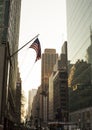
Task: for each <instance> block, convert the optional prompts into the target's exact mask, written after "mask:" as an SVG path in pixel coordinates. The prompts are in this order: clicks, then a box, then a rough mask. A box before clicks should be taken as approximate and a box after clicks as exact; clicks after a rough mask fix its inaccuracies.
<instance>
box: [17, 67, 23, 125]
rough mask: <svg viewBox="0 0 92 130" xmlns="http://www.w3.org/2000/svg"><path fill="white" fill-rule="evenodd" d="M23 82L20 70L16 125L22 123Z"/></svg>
mask: <svg viewBox="0 0 92 130" xmlns="http://www.w3.org/2000/svg"><path fill="white" fill-rule="evenodd" d="M21 95H22V82H21V78H20V73H19V68H18V71H17V83H16V123H17V124H20V123H21V98H22V96H21Z"/></svg>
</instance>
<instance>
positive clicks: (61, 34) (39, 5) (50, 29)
mask: <svg viewBox="0 0 92 130" xmlns="http://www.w3.org/2000/svg"><path fill="white" fill-rule="evenodd" d="M65 1H66V0H22V3H21V18H20V35H19V48H21V47H22V46H23V45H25V44H26V43H27V42H28V41H30V40H31V39H32V38H34V37H35V36H36V35H38V34H40V35H39V37H38V39H39V41H40V44H41V53H44V49H46V48H54V49H56V52H57V53H58V54H60V52H61V47H62V44H63V42H64V41H65V40H66V3H65ZM32 42H33V41H32ZM32 42H30V43H29V44H28V45H27V46H25V47H24V48H23V49H21V50H20V51H19V53H18V62H19V71H20V76H21V79H22V88H23V90H24V91H26V92H27V91H29V90H31V89H37V88H38V87H39V86H40V85H41V60H38V61H37V62H36V63H35V58H36V52H35V50H34V49H32V48H29V46H30V45H31V44H32Z"/></svg>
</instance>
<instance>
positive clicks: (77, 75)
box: [66, 0, 92, 129]
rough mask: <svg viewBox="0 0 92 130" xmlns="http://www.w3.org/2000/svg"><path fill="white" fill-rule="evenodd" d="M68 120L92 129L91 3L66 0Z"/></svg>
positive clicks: (91, 1) (88, 1)
mask: <svg viewBox="0 0 92 130" xmlns="http://www.w3.org/2000/svg"><path fill="white" fill-rule="evenodd" d="M66 12H67V41H68V60H69V61H70V66H69V76H68V85H69V87H70V89H69V92H70V93H69V95H70V96H69V102H70V104H69V108H70V118H71V120H72V121H76V122H77V123H78V125H79V127H80V128H81V129H86V128H87V129H92V103H91V101H92V96H91V95H92V0H66Z"/></svg>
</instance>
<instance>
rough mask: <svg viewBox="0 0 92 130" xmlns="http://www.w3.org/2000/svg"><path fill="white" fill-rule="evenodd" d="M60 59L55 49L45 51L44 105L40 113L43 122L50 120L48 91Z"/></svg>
mask: <svg viewBox="0 0 92 130" xmlns="http://www.w3.org/2000/svg"><path fill="white" fill-rule="evenodd" d="M57 58H58V54H57V53H56V50H55V49H45V51H44V53H43V54H42V72H41V73H42V74H41V77H42V79H41V87H42V89H41V90H42V103H41V107H40V111H41V112H42V115H41V118H42V120H43V122H47V120H48V105H49V104H48V103H49V102H48V101H49V97H48V90H49V76H50V75H51V73H52V71H53V67H54V65H55V63H56V60H57Z"/></svg>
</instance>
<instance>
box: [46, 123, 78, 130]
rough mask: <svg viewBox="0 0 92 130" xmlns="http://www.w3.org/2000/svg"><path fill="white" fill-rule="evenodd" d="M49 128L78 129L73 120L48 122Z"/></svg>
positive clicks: (51, 129)
mask: <svg viewBox="0 0 92 130" xmlns="http://www.w3.org/2000/svg"><path fill="white" fill-rule="evenodd" d="M48 128H49V130H80V129H79V128H78V124H77V123H75V122H58V121H57V122H48Z"/></svg>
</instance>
